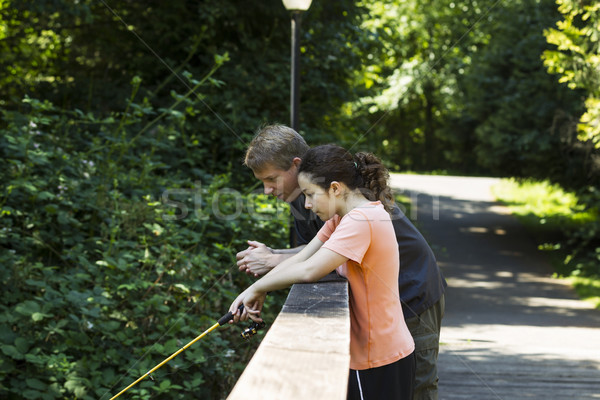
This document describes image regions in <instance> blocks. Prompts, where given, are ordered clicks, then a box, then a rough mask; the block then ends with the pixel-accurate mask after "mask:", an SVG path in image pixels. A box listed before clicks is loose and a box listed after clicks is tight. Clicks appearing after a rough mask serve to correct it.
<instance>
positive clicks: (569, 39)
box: [544, 0, 600, 149]
mask: <svg viewBox="0 0 600 400" xmlns="http://www.w3.org/2000/svg"><path fill="white" fill-rule="evenodd" d="M556 3H557V4H558V9H559V11H560V12H561V13H562V15H563V20H561V21H559V22H558V23H557V27H556V28H555V29H548V30H546V31H545V32H544V34H545V35H546V38H547V40H548V43H551V44H553V45H555V46H556V50H547V51H546V52H544V64H545V65H546V67H547V68H548V71H549V72H551V73H555V74H560V75H561V77H560V78H559V81H560V82H562V83H566V84H567V85H568V86H569V87H570V88H571V89H583V90H584V91H585V92H586V93H587V94H588V98H587V100H586V102H585V107H586V111H585V113H584V114H583V115H582V116H581V118H580V121H579V124H578V125H577V129H578V138H579V140H581V141H591V142H593V143H594V145H595V147H596V148H599V149H600V101H599V100H598V99H599V98H600V56H599V54H600V53H599V51H600V3H598V2H593V1H590V2H579V1H572V0H556Z"/></svg>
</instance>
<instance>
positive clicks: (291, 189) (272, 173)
mask: <svg viewBox="0 0 600 400" xmlns="http://www.w3.org/2000/svg"><path fill="white" fill-rule="evenodd" d="M296 160H297V161H296ZM300 161H301V160H300V159H299V158H294V161H293V162H292V165H291V167H290V168H289V169H288V170H282V169H279V168H276V167H273V166H271V165H268V164H267V165H266V166H265V167H264V168H261V169H260V170H259V171H253V172H254V176H255V177H256V179H259V180H260V181H261V182H262V183H263V186H264V190H265V194H272V195H273V196H275V197H277V198H278V199H279V200H283V201H286V202H288V203H289V202H292V201H294V200H295V199H296V198H297V197H298V195H300V188H299V187H298V166H299V165H300Z"/></svg>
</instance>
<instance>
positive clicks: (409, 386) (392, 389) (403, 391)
mask: <svg viewBox="0 0 600 400" xmlns="http://www.w3.org/2000/svg"><path fill="white" fill-rule="evenodd" d="M415 369H416V365H415V353H411V354H410V355H408V356H406V357H404V358H402V359H400V360H398V361H396V362H395V363H392V364H388V365H384V366H383V367H377V368H371V369H365V370H361V371H357V370H354V369H351V370H350V378H349V379H348V397H347V400H388V399H389V400H412V398H413V389H414V382H415Z"/></svg>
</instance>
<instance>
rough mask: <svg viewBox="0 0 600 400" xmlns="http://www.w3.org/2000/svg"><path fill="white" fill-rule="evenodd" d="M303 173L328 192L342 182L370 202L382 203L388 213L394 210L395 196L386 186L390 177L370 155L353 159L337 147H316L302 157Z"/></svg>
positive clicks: (360, 155) (360, 154)
mask: <svg viewBox="0 0 600 400" xmlns="http://www.w3.org/2000/svg"><path fill="white" fill-rule="evenodd" d="M302 172H304V173H305V174H309V175H310V176H311V180H313V181H314V183H315V184H316V185H319V186H320V187H322V188H323V189H325V190H328V189H329V185H330V184H331V182H333V181H337V182H343V183H344V184H345V185H346V186H348V188H349V189H351V190H354V189H359V190H360V192H361V193H362V194H363V196H365V197H366V198H367V199H369V200H371V201H377V200H380V201H381V203H382V204H383V206H384V207H385V209H386V210H387V211H388V212H391V210H392V206H393V204H394V197H393V196H392V191H391V189H390V187H389V186H388V184H387V182H388V179H389V177H390V175H389V173H388V170H387V169H386V168H385V166H384V165H383V164H382V163H381V161H380V160H379V158H377V157H375V156H374V155H373V154H371V153H356V154H355V155H354V156H352V154H350V153H349V152H348V151H347V150H346V149H344V148H343V147H340V146H338V145H335V144H326V145H322V146H317V147H313V148H312V149H310V150H308V151H307V152H306V154H304V157H302V163H301V164H300V169H299V173H302Z"/></svg>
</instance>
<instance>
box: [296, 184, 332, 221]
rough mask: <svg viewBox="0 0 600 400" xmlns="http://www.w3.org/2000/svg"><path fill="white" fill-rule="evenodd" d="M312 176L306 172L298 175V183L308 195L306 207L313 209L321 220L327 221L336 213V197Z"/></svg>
mask: <svg viewBox="0 0 600 400" xmlns="http://www.w3.org/2000/svg"><path fill="white" fill-rule="evenodd" d="M310 178H311V176H310V175H308V174H305V173H300V174H299V175H298V185H299V186H300V190H302V193H304V195H305V196H306V201H305V202H304V208H306V209H308V210H312V212H314V213H315V214H317V216H318V217H319V218H321V220H323V221H327V220H328V219H330V218H332V217H333V216H334V215H335V214H336V207H335V200H336V197H335V196H333V195H330V192H331V189H330V190H329V191H327V190H325V189H323V188H322V187H321V186H319V185H317V184H316V183H314V182H313V181H312V180H311V179H310Z"/></svg>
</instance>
